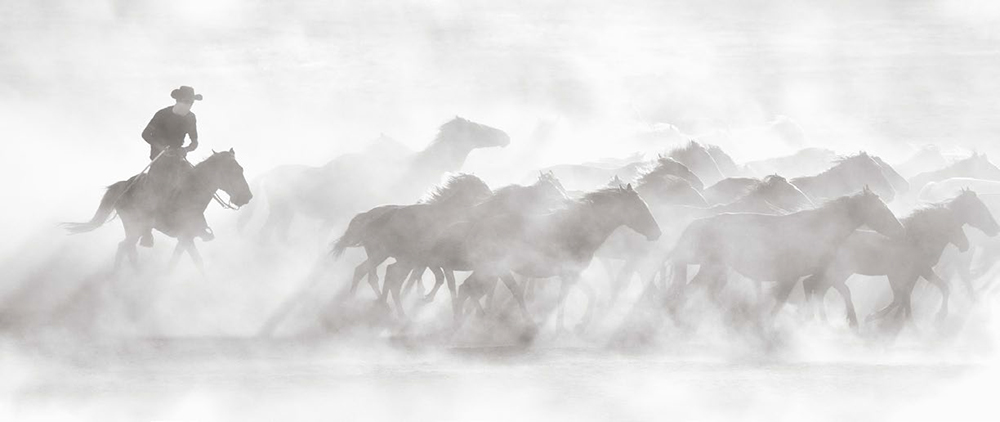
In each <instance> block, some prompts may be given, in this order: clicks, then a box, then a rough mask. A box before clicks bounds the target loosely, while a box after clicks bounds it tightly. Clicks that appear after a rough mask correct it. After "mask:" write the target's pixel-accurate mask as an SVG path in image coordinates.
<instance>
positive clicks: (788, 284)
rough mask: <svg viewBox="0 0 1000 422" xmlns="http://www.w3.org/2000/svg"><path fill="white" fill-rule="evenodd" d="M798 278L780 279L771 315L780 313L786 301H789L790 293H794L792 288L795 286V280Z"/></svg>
mask: <svg viewBox="0 0 1000 422" xmlns="http://www.w3.org/2000/svg"><path fill="white" fill-rule="evenodd" d="M797 281H798V279H795V278H786V279H782V280H778V285H777V286H775V292H774V308H772V309H771V316H772V317H773V316H775V315H778V312H779V311H781V308H783V307H784V306H785V302H787V301H788V295H789V294H791V293H792V289H793V288H795V282H797Z"/></svg>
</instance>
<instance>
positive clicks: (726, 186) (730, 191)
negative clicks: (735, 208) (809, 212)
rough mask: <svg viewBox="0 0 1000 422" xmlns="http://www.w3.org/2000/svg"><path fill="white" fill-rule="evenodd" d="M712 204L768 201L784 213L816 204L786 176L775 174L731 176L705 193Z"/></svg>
mask: <svg viewBox="0 0 1000 422" xmlns="http://www.w3.org/2000/svg"><path fill="white" fill-rule="evenodd" d="M702 194H703V196H704V197H705V200H706V201H708V203H709V204H712V205H717V204H733V203H734V202H738V201H739V200H740V199H744V198H745V199H752V200H766V201H767V202H769V203H770V204H771V205H774V206H776V207H778V208H780V209H781V210H783V211H785V212H795V211H801V210H804V209H808V208H813V207H815V204H813V202H812V201H811V200H810V199H809V197H808V196H806V194H804V193H803V192H802V191H801V190H799V188H797V187H796V186H795V185H793V184H791V183H789V182H788V180H787V179H785V178H784V177H781V176H778V175H776V174H772V175H770V176H767V177H765V178H764V179H754V178H748V177H731V178H728V179H722V180H721V181H719V183H716V184H714V185H712V186H709V187H708V188H707V189H705V190H704V191H703V192H702Z"/></svg>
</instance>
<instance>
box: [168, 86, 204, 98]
mask: <svg viewBox="0 0 1000 422" xmlns="http://www.w3.org/2000/svg"><path fill="white" fill-rule="evenodd" d="M170 98H173V99H175V100H187V101H195V100H197V101H201V98H202V97H201V94H195V93H194V88H191V87H189V86H181V87H180V88H177V89H175V90H173V91H170Z"/></svg>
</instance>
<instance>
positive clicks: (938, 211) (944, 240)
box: [900, 206, 963, 263]
mask: <svg viewBox="0 0 1000 422" xmlns="http://www.w3.org/2000/svg"><path fill="white" fill-rule="evenodd" d="M900 223H902V224H903V227H904V228H906V234H907V237H908V238H909V239H910V241H911V242H913V243H914V246H916V247H917V248H918V249H919V250H920V251H922V252H924V253H925V254H927V255H928V256H927V257H926V258H927V259H931V260H934V263H936V262H937V259H938V258H940V257H941V252H943V251H944V248H945V246H948V243H951V234H952V233H953V232H954V231H955V230H958V229H960V228H961V227H962V225H963V222H961V221H959V219H958V215H957V214H956V213H955V211H954V209H952V208H951V207H950V206H944V207H940V208H933V209H929V210H923V211H916V212H914V213H913V214H911V215H909V216H907V217H906V218H904V219H903V221H900Z"/></svg>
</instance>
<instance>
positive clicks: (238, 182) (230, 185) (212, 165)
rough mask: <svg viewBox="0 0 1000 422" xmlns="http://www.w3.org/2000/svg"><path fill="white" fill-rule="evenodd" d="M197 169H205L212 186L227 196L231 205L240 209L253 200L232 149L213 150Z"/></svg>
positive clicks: (241, 168)
mask: <svg viewBox="0 0 1000 422" xmlns="http://www.w3.org/2000/svg"><path fill="white" fill-rule="evenodd" d="M197 167H200V168H203V169H205V171H206V174H207V175H208V177H209V178H210V179H211V180H212V182H213V184H214V186H216V187H217V188H218V189H222V191H223V192H225V193H226V194H228V195H229V200H230V202H232V203H233V205H236V206H238V207H242V206H244V205H246V204H248V203H249V202H250V199H251V198H253V193H251V192H250V185H249V184H248V183H247V179H246V177H244V176H243V166H241V165H240V163H239V162H237V161H236V151H235V150H233V149H232V148H230V149H229V151H222V152H216V151H215V150H213V151H212V155H211V156H210V157H208V158H206V159H205V161H202V162H201V163H198V166H197Z"/></svg>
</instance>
